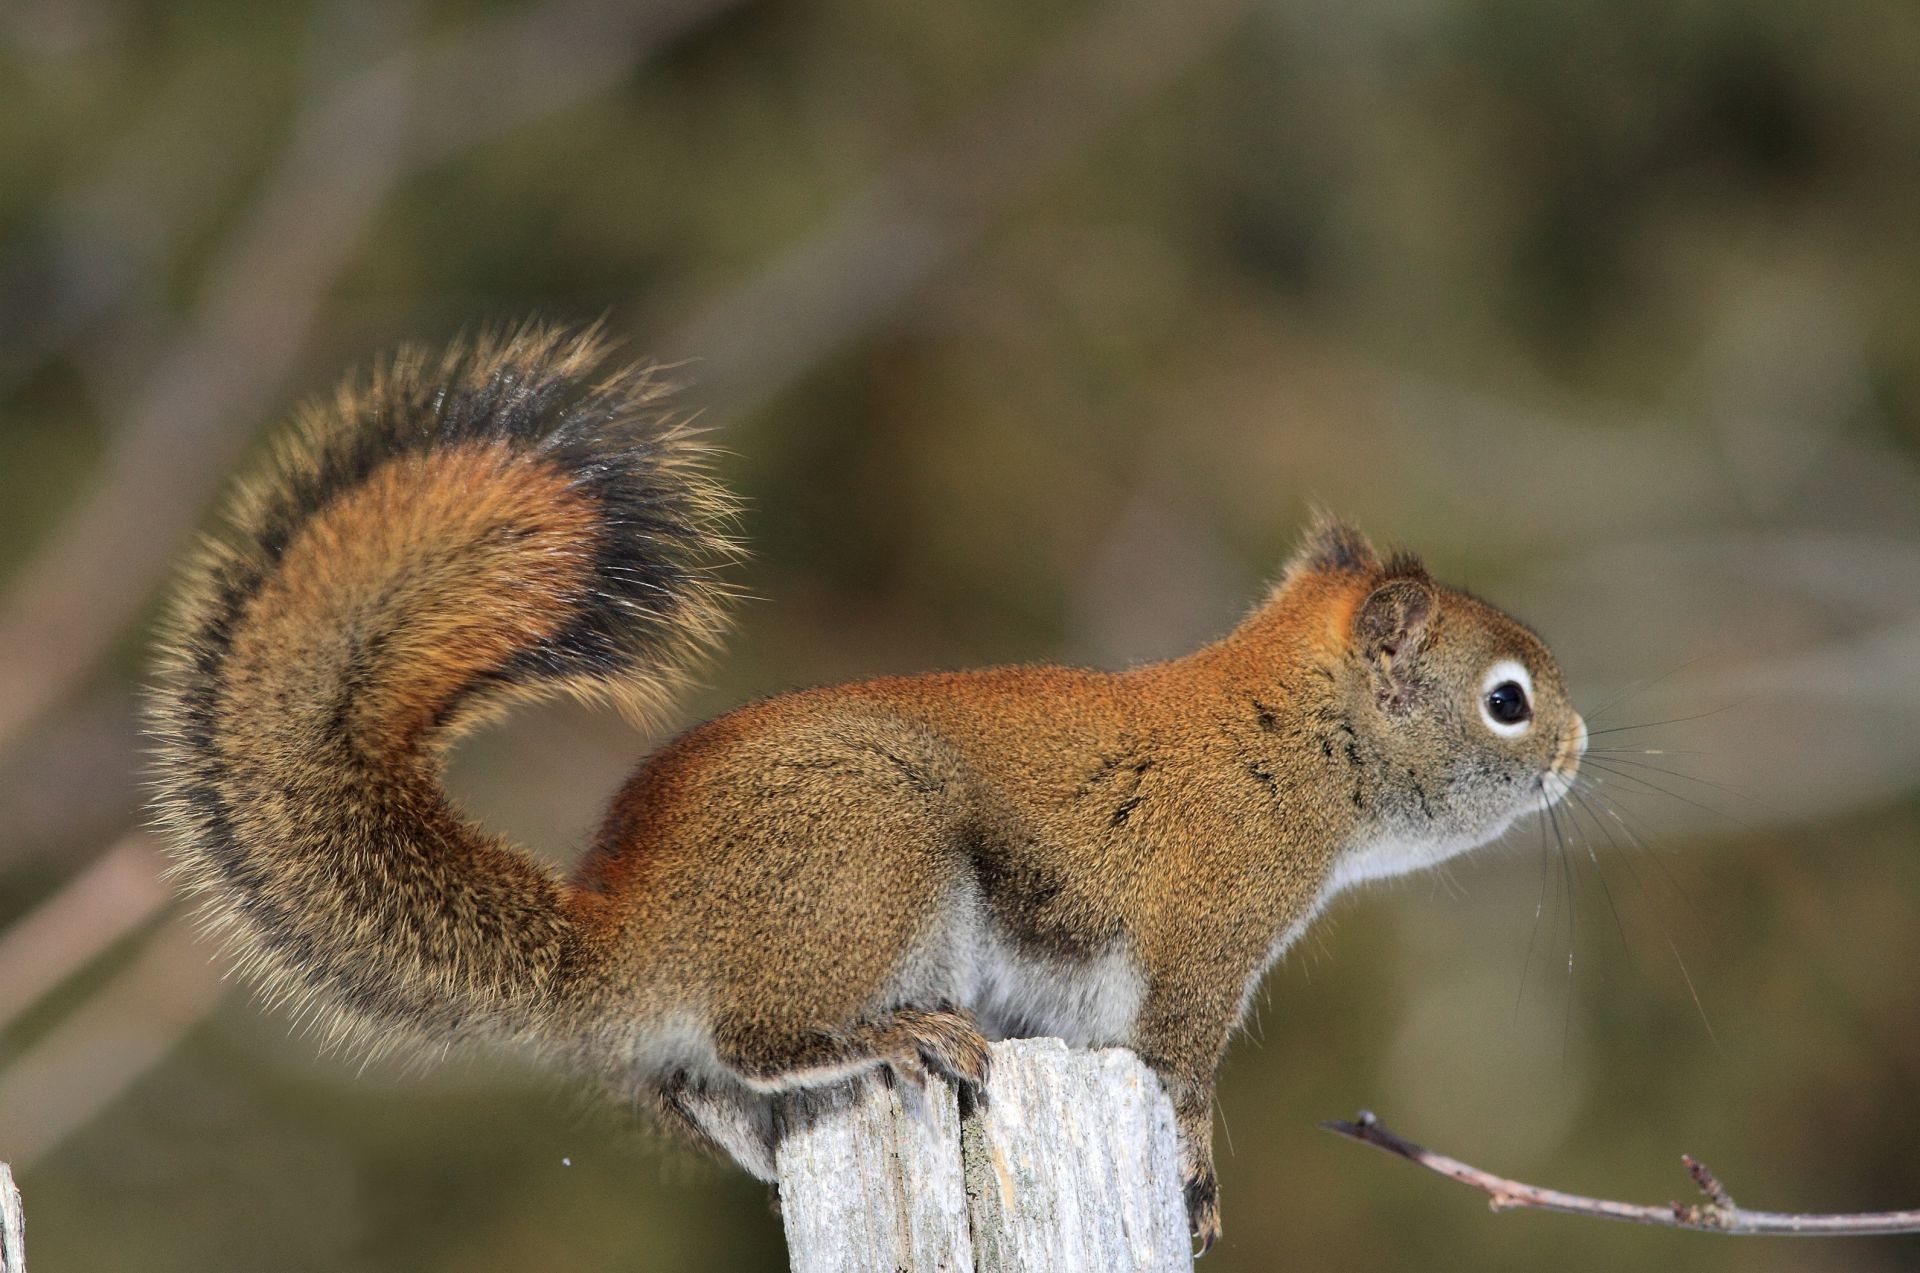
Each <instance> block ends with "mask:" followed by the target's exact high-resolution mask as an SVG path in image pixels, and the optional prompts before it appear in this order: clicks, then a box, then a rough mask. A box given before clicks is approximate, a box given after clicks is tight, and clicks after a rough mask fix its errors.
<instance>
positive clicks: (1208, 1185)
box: [1186, 1170, 1220, 1258]
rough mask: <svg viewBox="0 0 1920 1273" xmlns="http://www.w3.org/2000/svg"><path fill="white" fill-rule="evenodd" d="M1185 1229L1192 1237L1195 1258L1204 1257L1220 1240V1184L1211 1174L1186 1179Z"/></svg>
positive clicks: (1197, 1174) (1198, 1174)
mask: <svg viewBox="0 0 1920 1273" xmlns="http://www.w3.org/2000/svg"><path fill="white" fill-rule="evenodd" d="M1186 1195H1187V1229H1188V1231H1189V1232H1191V1233H1192V1235H1193V1240H1194V1243H1195V1244H1196V1249H1195V1251H1194V1253H1193V1254H1194V1256H1195V1258H1198V1257H1200V1256H1203V1255H1205V1254H1206V1253H1207V1252H1208V1251H1211V1250H1212V1249H1213V1244H1214V1243H1216V1242H1218V1241H1219V1240H1220V1182H1219V1181H1217V1180H1215V1179H1214V1176H1213V1172H1211V1171H1205V1170H1203V1171H1200V1172H1197V1173H1195V1174H1193V1175H1190V1176H1188V1177H1187V1182H1186Z"/></svg>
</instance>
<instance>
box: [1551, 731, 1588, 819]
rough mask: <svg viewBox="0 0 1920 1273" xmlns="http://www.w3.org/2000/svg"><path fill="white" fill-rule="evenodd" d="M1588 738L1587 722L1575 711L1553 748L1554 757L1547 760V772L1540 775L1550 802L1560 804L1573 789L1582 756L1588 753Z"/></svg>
mask: <svg viewBox="0 0 1920 1273" xmlns="http://www.w3.org/2000/svg"><path fill="white" fill-rule="evenodd" d="M1587 739H1588V734H1587V722H1586V721H1584V720H1582V719H1581V718H1580V714H1579V713H1578V712H1575V713H1574V716H1573V722H1572V723H1571V724H1570V725H1568V726H1567V728H1566V729H1564V730H1562V731H1561V733H1560V743H1559V745H1558V746H1557V747H1555V748H1554V749H1553V759H1552V760H1550V761H1549V762H1547V772H1546V773H1544V774H1542V775H1541V776H1540V789H1541V791H1542V792H1543V793H1545V795H1546V797H1547V803H1548V804H1558V803H1559V802H1560V800H1561V798H1562V797H1564V796H1565V795H1566V794H1567V793H1568V792H1569V791H1572V790H1573V780H1574V777H1575V775H1577V774H1578V773H1579V772H1580V758H1581V757H1582V756H1585V755H1586V754H1587Z"/></svg>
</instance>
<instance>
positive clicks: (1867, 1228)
mask: <svg viewBox="0 0 1920 1273" xmlns="http://www.w3.org/2000/svg"><path fill="white" fill-rule="evenodd" d="M1320 1125H1321V1126H1322V1127H1324V1128H1326V1129H1327V1130H1328V1131H1330V1132H1335V1133H1337V1134H1339V1135H1341V1136H1345V1137H1347V1138H1348V1139H1350V1140H1357V1141H1359V1142H1361V1143H1362V1144H1365V1145H1372V1146H1373V1147H1374V1148H1376V1149H1383V1150H1385V1151H1386V1152H1387V1153H1390V1154H1393V1155H1395V1156H1396V1157H1400V1158H1404V1159H1406V1160H1407V1161H1408V1162H1411V1163H1418V1164H1419V1165H1420V1166H1422V1167H1425V1168H1426V1169H1427V1170H1428V1171H1436V1172H1439V1173H1440V1174H1441V1175H1443V1176H1447V1177H1449V1178H1451V1179H1453V1180H1458V1181H1459V1182H1460V1183H1461V1184H1463V1185H1469V1186H1471V1187H1473V1188H1475V1189H1478V1190H1480V1191H1481V1192H1482V1193H1484V1194H1486V1195H1487V1199H1488V1201H1487V1205H1488V1207H1489V1208H1490V1209H1491V1210H1494V1211H1517V1210H1531V1211H1560V1212H1564V1213H1566V1214H1568V1215H1576V1216H1593V1217H1595V1218H1597V1219H1601V1220H1624V1221H1626V1222H1627V1223H1629V1224H1648V1225H1656V1226H1659V1227H1661V1228H1667V1229H1695V1230H1698V1231H1700V1232H1703V1233H1739V1234H1770V1235H1773V1236H1788V1237H1794V1236H1797V1237H1866V1236H1870V1235H1873V1234H1885V1233H1917V1232H1920V1210H1914V1211H1863V1212H1851V1213H1842V1214H1827V1213H1809V1212H1797V1211H1750V1210H1748V1209H1747V1208H1745V1207H1742V1206H1738V1205H1736V1204H1735V1203H1734V1201H1733V1196H1732V1195H1731V1194H1729V1193H1728V1192H1727V1189H1726V1186H1724V1185H1722V1184H1721V1183H1720V1181H1719V1178H1718V1177H1716V1176H1715V1175H1714V1174H1713V1173H1712V1172H1711V1171H1708V1170H1707V1168H1706V1167H1705V1166H1704V1165H1703V1164H1701V1163H1700V1162H1698V1161H1696V1160H1695V1159H1693V1158H1691V1157H1689V1156H1687V1155H1685V1154H1682V1155H1681V1156H1680V1161H1681V1162H1683V1163H1685V1164H1686V1167H1687V1174H1688V1175H1690V1176H1692V1177H1693V1183H1694V1184H1695V1185H1696V1186H1697V1187H1698V1188H1699V1190H1700V1192H1701V1194H1702V1195H1703V1196H1704V1197H1705V1198H1706V1201H1705V1202H1695V1203H1682V1202H1669V1203H1666V1204H1664V1205H1657V1206H1649V1205H1645V1204H1642V1203H1635V1202H1614V1201H1612V1200H1611V1199H1608V1198H1589V1197H1586V1196H1584V1195H1582V1194H1577V1193H1562V1192H1560V1191H1559V1190H1558V1189H1542V1188H1541V1187H1540V1186H1538V1185H1529V1184H1524V1183H1522V1182H1521V1181H1518V1180H1509V1179H1507V1178H1506V1177H1505V1176H1496V1175H1494V1174H1493V1173H1491V1172H1486V1171H1482V1170H1480V1169H1479V1168H1478V1167H1473V1166H1469V1165H1468V1164H1466V1163H1463V1162H1461V1161H1460V1160H1459V1159H1458V1158H1449V1157H1447V1156H1446V1155H1445V1154H1436V1153H1434V1152H1433V1151H1432V1150H1431V1149H1427V1148H1424V1147H1423V1146H1420V1145H1416V1144H1414V1143H1413V1142H1412V1141H1410V1140H1404V1139H1402V1138H1401V1137H1399V1136H1398V1135H1395V1134H1394V1133H1393V1132H1391V1131H1388V1130H1387V1128H1386V1127H1385V1125H1383V1124H1382V1123H1381V1122H1380V1120H1379V1119H1378V1118H1375V1117H1374V1116H1373V1114H1372V1113H1371V1112H1370V1111H1367V1110H1362V1111H1361V1112H1360V1115H1359V1117H1358V1118H1357V1119H1355V1120H1354V1121H1353V1122H1347V1121H1345V1120H1343V1119H1336V1120H1334V1121H1332V1122H1326V1123H1322V1124H1320Z"/></svg>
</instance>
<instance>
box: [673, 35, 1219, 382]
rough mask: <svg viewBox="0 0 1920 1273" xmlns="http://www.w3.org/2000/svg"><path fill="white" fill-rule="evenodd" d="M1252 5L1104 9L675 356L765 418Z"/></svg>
mask: <svg viewBox="0 0 1920 1273" xmlns="http://www.w3.org/2000/svg"><path fill="white" fill-rule="evenodd" d="M1251 8H1252V3H1251V0H1190V2H1189V3H1185V4H1170V3H1166V0H1120V2H1119V3H1114V4H1109V5H1105V6H1103V7H1102V8H1100V9H1099V10H1098V11H1096V12H1095V13H1094V14H1093V15H1092V16H1091V17H1090V18H1088V19H1087V20H1086V21H1085V22H1084V23H1083V24H1082V25H1081V26H1080V27H1079V28H1078V29H1076V30H1074V31H1073V32H1071V33H1069V34H1068V35H1066V36H1063V37H1061V38H1060V39H1059V40H1058V41H1056V42H1055V44H1054V46H1053V47H1052V48H1051V49H1050V50H1048V51H1047V53H1046V54H1045V55H1044V56H1042V57H1041V58H1040V59H1039V60H1038V61H1037V62H1036V63H1035V64H1034V65H1033V67H1032V68H1031V69H1030V70H1029V71H1028V72H1027V73H1026V74H1025V75H1023V76H1021V77H1020V78H1019V79H1017V80H1016V81H1015V82H1014V83H1012V84H1011V85H1009V86H1008V87H1007V88H1006V89H1004V90H1003V91H1001V92H999V93H997V94H995V95H994V96H993V98H992V100H990V101H989V102H987V103H986V105H985V106H983V107H982V108H981V109H980V110H979V111H978V112H976V113H974V114H973V115H971V116H969V117H967V118H965V119H963V120H961V121H960V122H959V123H957V124H956V125H955V126H954V127H952V128H951V129H949V130H948V131H947V132H946V133H944V134H943V135H942V136H940V137H939V138H937V139H936V140H934V141H933V142H932V143H930V144H929V145H928V146H927V147H926V148H925V149H923V150H921V151H919V152H918V153H916V154H913V155H910V156H908V157H907V158H905V159H904V160H902V161H901V162H900V163H899V164H897V165H896V166H895V167H894V168H893V169H892V170H891V171H890V172H888V173H887V174H886V175H885V176H883V177H882V178H880V179H879V180H878V181H876V182H874V183H873V184H872V185H871V186H869V187H868V188H867V189H865V190H864V191H862V192H861V193H860V194H858V195H856V196H854V197H853V198H851V199H849V200H848V201H847V202H846V203H845V204H843V205H842V206H841V207H840V208H839V210H837V211H836V212H835V213H834V214H833V215H832V216H831V217H829V218H828V219H827V221H826V223H825V224H824V225H823V226H821V227H820V229H819V230H817V231H815V232H814V233H813V234H812V235H810V236H809V237H808V238H806V239H805V240H804V241H802V242H801V243H799V244H797V245H795V246H794V247H793V248H792V249H790V250H789V251H787V252H786V253H785V254H784V255H783V256H781V257H780V258H779V259H778V260H776V261H775V262H773V263H772V265H770V266H769V267H768V268H767V269H765V270H763V271H762V272H760V273H759V274H758V275H756V276H755V277H753V278H751V279H749V280H748V281H746V282H745V283H743V284H741V285H740V286H739V287H737V288H734V289H733V290H732V291H729V292H727V293H725V294H724V295H722V296H720V297H719V298H717V299H716V300H714V301H713V302H712V303H710V304H709V305H707V306H706V307H705V308H704V309H702V310H701V311H700V312H699V313H697V314H696V315H695V316H694V317H693V318H692V319H690V320H689V321H688V322H686V323H685V324H684V325H683V326H682V327H681V328H680V329H679V331H678V332H676V333H675V334H673V335H672V336H671V337H670V338H669V339H668V340H667V341H666V342H665V343H664V344H663V345H662V351H663V352H664V353H667V354H669V355H671V356H675V357H687V358H693V359H697V360H698V361H699V365H700V367H701V368H702V373H703V374H702V379H703V382H705V383H707V384H709V385H710V386H711V391H710V392H709V393H708V395H707V396H708V399H709V400H710V401H711V402H713V403H714V404H715V406H714V409H715V410H719V411H722V412H724V413H726V414H740V413H744V412H747V411H751V410H753V409H754V408H755V407H756V406H758V405H760V404H762V403H764V402H765V401H766V400H767V399H768V398H770V397H772V396H773V395H774V394H776V393H778V392H780V391H781V390H782V389H784V388H785V387H787V386H788V385H791V384H792V383H793V381H794V380H796V379H798V378H799V377H800V376H801V375H803V374H805V372H806V371H807V370H808V369H809V368H811V367H813V366H814V365H816V364H817V363H818V362H819V361H820V360H821V359H822V358H824V357H825V356H826V355H827V354H829V353H830V352H832V351H833V350H834V349H836V348H838V347H839V346H841V345H842V344H844V343H845V342H846V341H848V340H850V339H852V338H853V337H855V336H857V335H858V334H860V333H861V332H862V331H864V330H866V328H867V327H868V326H869V325H870V324H872V323H873V322H874V321H875V319H877V318H878V317H879V316H880V315H881V314H884V313H886V312H887V311H888V310H890V309H892V308H894V307H895V306H897V305H898V304H899V303H900V302H901V301H902V300H903V299H905V298H906V296H908V295H909V294H910V293H911V292H912V291H913V289H914V288H916V287H919V286H920V285H921V284H923V283H924V282H926V281H927V279H929V278H930V277H932V276H933V275H934V274H935V273H936V272H937V271H938V270H940V269H941V268H942V267H944V266H946V265H947V264H949V263H950V262H951V261H952V260H953V259H954V258H955V257H956V256H958V255H960V254H961V253H962V252H964V251H965V250H966V249H967V248H968V247H970V246H971V245H972V244H974V243H975V242H976V241H978V240H979V238H980V237H981V236H982V235H983V234H985V233H986V231H987V230H988V228H989V227H991V226H992V225H993V224H995V222H996V221H997V220H998V219H999V218H1000V217H1001V216H1002V215H1003V214H1004V213H1005V212H1006V211H1007V208H1008V206H1009V205H1010V204H1012V203H1013V202H1014V201H1015V200H1017V199H1019V198H1020V197H1021V196H1023V195H1026V194H1028V193H1030V192H1031V191H1032V190H1033V189H1034V188H1035V187H1036V186H1038V185H1039V184H1040V183H1041V182H1042V181H1043V180H1044V179H1045V178H1047V177H1048V176H1050V175H1051V174H1053V173H1054V172H1056V171H1057V170H1058V169H1059V168H1061V167H1062V166H1063V165H1065V164H1066V163H1067V162H1069V161H1070V160H1072V159H1073V158H1074V157H1075V156H1077V155H1080V154H1083V153H1084V152H1085V150H1086V148H1087V147H1088V145H1090V144H1091V143H1092V141H1093V140H1094V139H1095V138H1096V137H1098V136H1099V135H1101V134H1102V133H1103V132H1105V131H1106V130H1107V129H1108V128H1110V127H1112V126H1113V125H1114V124H1115V123H1116V122H1117V121H1118V120H1119V119H1121V118H1122V117H1123V116H1124V115H1125V114H1126V113H1127V112H1128V111H1130V110H1133V109H1136V108H1137V107H1138V106H1139V104H1140V103H1141V102H1142V101H1144V100H1146V99H1147V98H1148V97H1150V96H1151V95H1152V94H1153V93H1155V92H1157V91H1159V90H1160V89H1162V88H1164V87H1165V86H1166V85H1167V84H1169V83H1171V82H1172V81H1173V80H1174V79H1176V78H1177V77H1179V76H1180V75H1181V74H1183V73H1184V72H1186V71H1188V70H1189V69H1191V68H1192V67H1193V65H1194V64H1195V63H1196V62H1198V61H1199V60H1200V58H1201V57H1202V56H1204V55H1205V54H1207V53H1208V52H1210V51H1211V50H1213V49H1214V48H1215V47H1217V46H1218V44H1219V42H1220V41H1221V40H1222V39H1223V38H1224V37H1225V36H1226V34H1227V32H1228V31H1230V30H1231V29H1232V28H1233V26H1234V24H1235V23H1236V22H1237V21H1239V20H1240V19H1241V18H1242V17H1244V16H1245V15H1246V13H1247V11H1248V10H1249V9H1251Z"/></svg>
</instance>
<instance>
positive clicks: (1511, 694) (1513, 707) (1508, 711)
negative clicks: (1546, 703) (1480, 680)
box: [1487, 681, 1533, 725]
mask: <svg viewBox="0 0 1920 1273" xmlns="http://www.w3.org/2000/svg"><path fill="white" fill-rule="evenodd" d="M1487 715H1489V716H1491V717H1493V718H1494V719H1495V720H1497V721H1499V722H1500V723H1501V724H1502V725H1518V724H1519V723H1520V722H1521V721H1523V720H1526V719H1527V718H1528V717H1529V716H1532V715H1533V707H1532V705H1531V704H1529V703H1528V702H1527V692H1526V691H1525V690H1523V689H1521V688H1520V682H1518V681H1502V682H1500V683H1499V684H1498V685H1496V686H1494V687H1493V688H1492V689H1491V690H1489V691H1488V692H1487Z"/></svg>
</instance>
